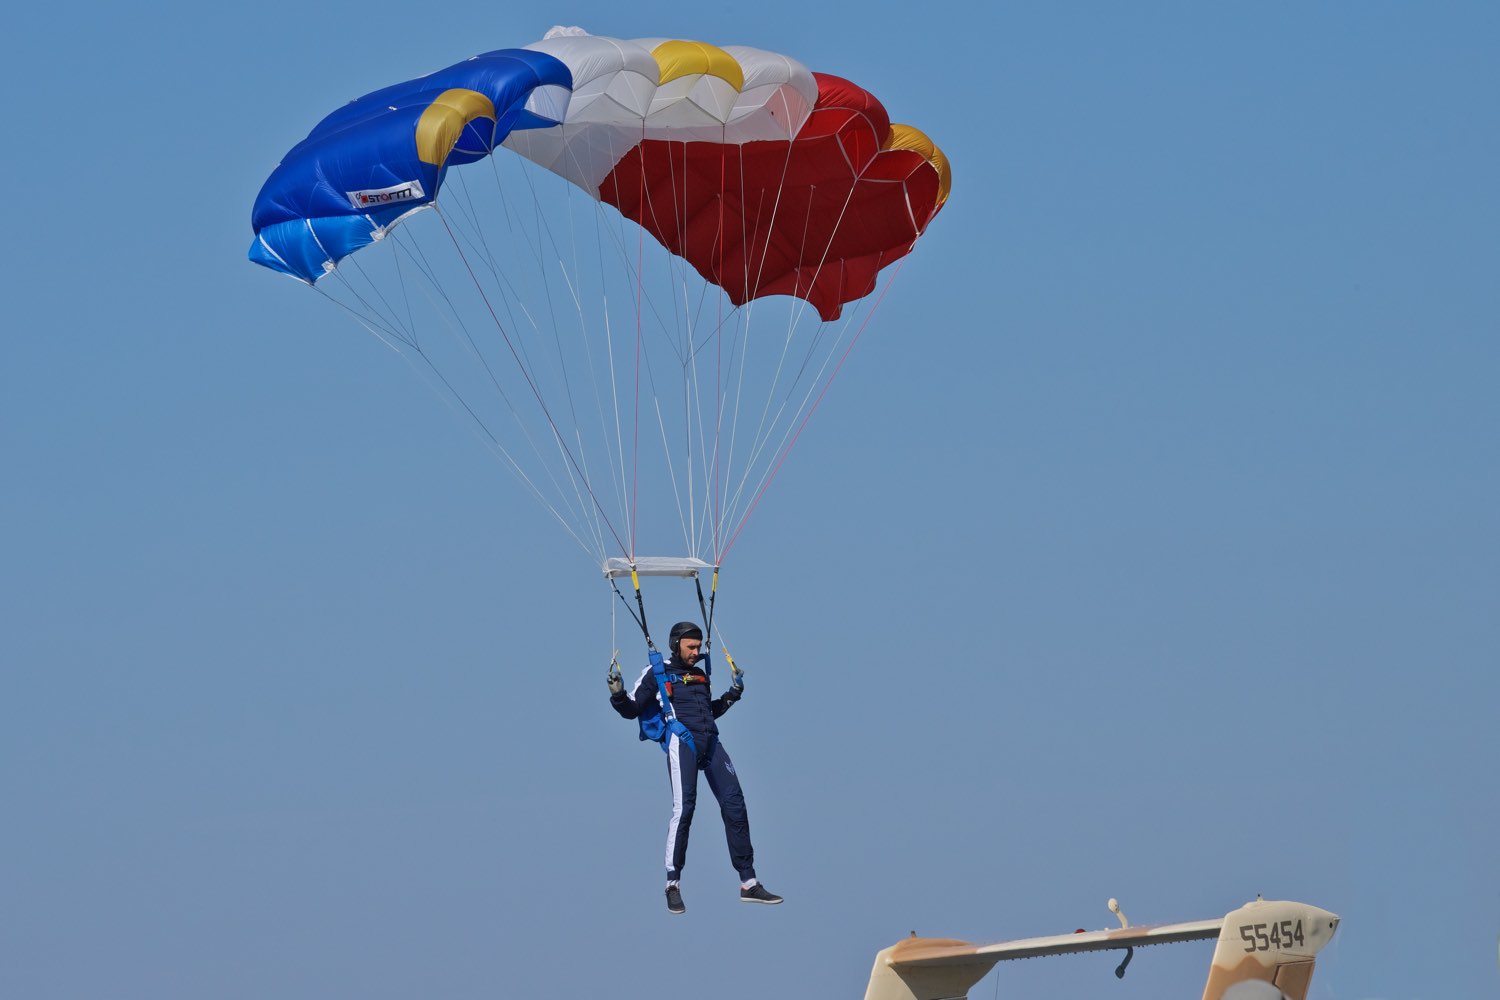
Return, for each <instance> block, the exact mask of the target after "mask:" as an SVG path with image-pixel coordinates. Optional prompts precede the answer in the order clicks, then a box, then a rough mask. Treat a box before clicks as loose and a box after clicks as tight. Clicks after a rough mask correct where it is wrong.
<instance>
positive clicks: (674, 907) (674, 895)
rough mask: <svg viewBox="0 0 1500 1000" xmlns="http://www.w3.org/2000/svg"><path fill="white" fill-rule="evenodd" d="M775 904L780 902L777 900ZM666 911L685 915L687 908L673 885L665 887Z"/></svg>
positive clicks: (679, 892)
mask: <svg viewBox="0 0 1500 1000" xmlns="http://www.w3.org/2000/svg"><path fill="white" fill-rule="evenodd" d="M776 902H778V903H779V902H781V900H779V899H778V900H777V901H776ZM667 910H668V912H671V913H686V912H687V907H686V906H683V905H682V890H680V889H678V888H677V887H676V886H675V885H669V886H667Z"/></svg>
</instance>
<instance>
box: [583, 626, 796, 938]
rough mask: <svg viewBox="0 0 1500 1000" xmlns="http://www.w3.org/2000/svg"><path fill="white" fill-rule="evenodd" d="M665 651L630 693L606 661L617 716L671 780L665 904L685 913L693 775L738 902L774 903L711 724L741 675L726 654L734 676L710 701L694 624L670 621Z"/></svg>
mask: <svg viewBox="0 0 1500 1000" xmlns="http://www.w3.org/2000/svg"><path fill="white" fill-rule="evenodd" d="M667 648H668V650H669V652H670V655H669V657H663V656H662V655H661V653H659V652H657V651H656V650H654V649H653V650H651V653H650V663H649V664H648V665H647V667H646V669H645V670H642V671H641V675H640V676H639V677H637V678H636V681H635V686H634V687H633V688H632V689H631V691H630V693H629V694H626V693H625V685H624V682H623V681H622V679H621V677H620V669H619V665H618V664H617V663H611V664H610V671H609V703H610V705H611V706H613V708H614V710H615V711H616V712H619V713H620V715H621V716H622V717H623V718H626V719H636V720H637V721H639V723H640V728H641V739H642V740H653V741H655V742H657V743H659V744H661V748H662V750H664V751H666V754H667V776H668V778H669V780H670V781H671V783H672V818H671V821H670V822H669V823H668V824H667V853H666V863H667V909H668V910H670V911H671V912H673V913H682V912H684V911H685V910H686V907H685V906H684V905H683V902H682V889H681V887H680V885H679V881H678V880H679V879H680V878H681V877H682V868H683V866H684V865H685V864H687V846H688V833H689V831H690V830H691V829H692V825H693V810H694V807H695V806H696V805H697V802H698V775H699V773H700V772H701V773H702V774H703V776H704V778H705V779H706V780H707V781H708V787H709V789H710V790H711V791H712V792H713V793H714V798H715V799H717V800H718V803H719V813H720V815H721V816H722V817H723V819H724V837H725V839H726V840H727V841H728V843H729V860H730V863H732V864H733V865H734V870H735V872H736V873H738V875H739V877H740V899H741V900H743V901H744V902H747V903H779V902H781V897H780V896H778V895H776V894H775V893H773V892H771V891H770V890H768V889H767V888H766V887H765V886H764V885H762V884H761V883H760V880H759V879H758V878H756V875H755V848H754V847H753V846H751V843H750V817H749V815H748V814H747V812H746V809H745V796H744V793H743V791H742V790H741V789H740V779H739V775H738V774H737V773H736V772H735V769H734V763H733V761H731V760H730V759H729V752H728V751H727V750H725V749H724V745H723V743H722V742H720V740H719V727H718V726H717V725H715V723H714V720H715V719H717V718H718V717H719V716H721V715H723V714H724V713H725V712H727V711H729V709H730V707H731V706H732V705H734V704H735V703H736V702H738V701H739V700H740V698H741V697H743V696H744V693H745V681H744V672H743V671H741V670H740V669H739V668H737V667H736V666H735V665H734V660H732V659H729V660H728V663H729V667H730V670H731V671H732V672H733V675H734V680H733V681H732V682H731V683H730V685H729V688H728V690H726V691H725V692H724V693H723V694H721V695H719V697H717V698H714V697H712V693H711V691H710V687H709V685H710V683H711V677H712V667H711V666H710V665H709V657H708V649H707V643H706V642H705V640H704V637H703V630H702V629H700V628H699V627H698V626H697V625H695V624H694V623H693V622H678V623H677V624H676V625H673V626H672V632H671V637H670V639H669V641H668V643H667ZM726 659H728V658H727V657H726Z"/></svg>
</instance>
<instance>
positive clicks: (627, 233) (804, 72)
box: [250, 28, 951, 581]
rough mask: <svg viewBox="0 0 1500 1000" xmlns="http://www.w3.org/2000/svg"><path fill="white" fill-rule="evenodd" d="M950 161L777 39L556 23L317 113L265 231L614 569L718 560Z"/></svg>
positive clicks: (287, 260)
mask: <svg viewBox="0 0 1500 1000" xmlns="http://www.w3.org/2000/svg"><path fill="white" fill-rule="evenodd" d="M455 167H461V168H462V169H458V170H453V168H455ZM950 184H951V178H950V171H949V167H948V161H947V160H946V158H945V157H944V156H943V154H942V153H941V152H940V151H939V150H938V148H937V147H936V146H935V145H934V144H933V143H932V142H931V141H930V140H929V139H928V138H927V137H926V136H925V135H923V134H922V133H921V132H919V131H918V130H917V129H915V128H911V127H909V126H904V125H893V124H891V122H890V118H889V116H888V114H887V112H886V110H885V108H884V106H883V105H881V103H880V102H879V101H878V100H876V99H875V97H874V96H872V95H871V94H870V93H869V92H868V91H866V90H865V89H863V88H862V87H859V86H857V85H855V84H854V83H851V82H850V81H848V80H844V79H841V78H839V77H836V76H830V75H826V74H820V73H814V72H812V71H811V70H809V69H808V68H807V67H806V66H804V65H803V64H802V63H800V62H798V61H797V60H795V59H792V58H790V57H789V56H785V55H780V54H777V53H773V52H767V51H764V50H761V49H755V48H747V47H743V46H733V45H729V46H722V47H721V46H716V45H709V44H706V43H703V42H697V41H687V40H682V39H666V38H648V39H637V40H633V41H628V40H622V39H616V38H603V37H597V36H592V35H588V34H586V33H584V32H582V31H581V30H579V29H576V28H555V29H553V30H552V31H551V32H549V33H548V36H547V37H546V38H544V39H543V40H541V41H539V42H536V43H535V44H532V45H528V46H526V47H524V48H516V49H502V50H499V51H494V52H487V53H485V54H483V55H478V56H474V57H472V58H469V59H466V60H464V61H463V62H460V63H457V64H455V65H453V66H449V67H447V68H446V69H442V70H439V71H437V72H435V73H430V74H428V75H426V76H422V77H418V78H417V79H414V80H409V81H407V82H405V83H399V84H396V85H394V86H390V87H386V88H384V89H381V90H377V91H375V92H373V93H371V94H367V95H366V96H364V97H361V98H359V99H358V100H355V101H351V102H349V103H348V104H346V105H345V106H344V107H342V108H339V109H338V110H337V111H334V112H333V113H332V114H329V115H327V116H326V117H324V118H323V120H322V121H320V122H319V123H318V124H317V126H316V127H314V128H313V130H312V132H311V133H310V134H309V135H308V136H307V138H306V139H304V140H303V141H302V142H300V143H298V144H297V145H296V146H295V147H293V148H292V149H291V150H290V151H289V152H288V153H287V154H286V155H285V157H284V158H283V159H282V161H281V163H280V164H279V165H278V166H277V167H276V169H275V171H274V172H273V173H272V174H271V176H270V178H269V179H268V180H267V181H266V183H265V185H264V187H263V188H262V190H261V192H260V195H259V196H258V197H257V199H256V201H255V205H254V209H253V214H252V224H253V227H254V230H255V239H254V242H253V243H252V245H251V248H250V259H251V260H252V261H254V262H255V263H257V264H262V265H264V266H266V267H269V268H272V269H274V270H276V271H280V272H283V273H286V274H289V275H292V276H294V277H296V278H298V279H300V280H301V281H303V282H305V283H306V284H307V285H309V286H310V287H311V288H312V289H313V290H315V291H316V292H318V293H319V295H320V296H322V297H325V298H327V299H328V300H330V301H331V302H332V303H333V304H334V305H336V306H337V307H338V308H340V309H341V310H343V311H344V312H346V313H347V314H348V315H349V316H351V317H353V319H354V320H355V321H356V322H357V323H358V324H360V325H361V326H362V327H364V328H365V329H366V330H367V331H368V332H369V333H371V334H372V335H373V336H374V337H375V338H376V339H377V340H378V341H379V342H380V343H381V344H383V345H384V346H385V347H388V348H390V349H392V350H394V351H396V352H397V353H399V354H400V355H401V356H402V357H403V358H404V359H405V360H406V361H407V362H408V363H410V364H411V366H412V368H413V370H414V371H415V372H416V373H417V375H418V376H419V377H420V378H422V379H423V380H424V381H426V382H427V383H428V385H429V386H430V387H431V388H432V389H433V390H434V391H435V392H436V393H437V394H438V395H439V397H440V398H442V399H443V400H444V401H445V402H446V403H448V404H449V405H450V406H451V407H452V408H453V410H454V412H455V413H456V414H458V415H459V416H460V418H461V419H468V420H471V421H472V422H473V424H474V426H475V427H476V428H477V429H478V431H479V434H480V437H481V440H482V441H483V443H484V444H485V445H486V446H487V447H488V448H489V449H490V450H491V451H492V452H493V453H494V454H495V455H496V457H497V458H499V459H500V460H501V461H503V462H504V463H505V464H506V465H508V466H509V467H510V468H511V470H512V471H513V472H515V473H516V475H517V477H518V478H519V479H520V480H521V481H522V483H523V484H524V486H525V487H526V488H527V489H528V490H529V491H530V492H531V493H532V495H533V496H534V497H535V498H536V499H537V500H539V501H540V502H541V503H542V504H543V505H544V506H545V507H546V508H547V509H548V510H549V511H550V512H551V514H552V515H553V517H554V518H555V520H557V521H558V522H559V524H561V525H562V527H563V528H564V530H565V531H567V532H568V533H569V534H570V535H571V536H572V537H573V539H574V540H575V541H576V542H577V543H578V545H579V546H580V548H582V549H583V550H584V551H585V553H587V554H588V555H589V556H590V558H591V559H592V560H593V565H594V566H595V567H602V568H603V571H604V574H605V576H606V577H607V578H609V579H610V580H611V581H613V580H614V579H615V578H616V577H618V576H621V575H626V574H629V573H630V571H631V570H632V569H634V570H636V575H637V577H638V576H656V575H663V576H682V577H687V578H696V576H697V575H698V573H699V572H701V571H703V570H706V569H712V570H713V571H714V575H715V578H716V577H717V570H718V569H719V567H720V566H721V565H722V564H723V561H724V558H725V556H726V554H727V553H728V551H729V550H730V549H731V548H732V547H733V546H734V544H735V540H736V539H737V538H738V537H739V535H740V532H741V530H742V529H743V528H744V526H745V524H746V522H747V521H748V519H749V518H750V516H751V514H752V513H753V512H754V511H755V510H756V508H757V507H758V506H759V503H760V500H761V498H762V496H763V495H764V494H765V492H766V490H767V488H768V487H769V486H770V484H771V482H772V481H773V480H774V479H775V478H776V477H777V474H778V473H779V471H780V470H781V468H782V465H783V463H784V461H785V459H786V457H787V455H788V453H789V452H790V451H791V449H792V448H793V447H794V446H795V445H796V443H797V441H798V440H799V439H800V437H801V434H802V431H803V429H804V428H805V426H806V425H807V422H808V420H809V419H810V418H811V416H812V413H813V411H815V410H816V409H817V408H818V407H819V405H820V404H821V402H822V400H823V398H824V396H825V394H826V393H827V390H828V388H829V386H830V383H831V382H832V381H833V379H834V378H835V376H836V375H837V374H838V372H839V370H840V369H841V367H842V365H843V363H844V360H845V359H846V358H847V357H848V355H849V352H850V351H851V350H852V349H853V347H854V345H855V343H856V342H857V341H858V340H859V339H860V336H861V334H862V333H863V331H864V330H865V328H866V325H867V324H868V322H869V320H870V318H871V317H872V316H873V314H874V311H875V309H876V307H877V306H878V304H879V302H880V301H881V298H882V296H883V294H884V291H885V290H886V289H888V288H889V285H890V280H891V279H892V278H893V277H894V274H895V272H896V271H897V270H899V267H891V268H889V269H888V270H887V271H885V273H884V275H883V276H882V274H881V272H882V269H883V268H886V267H887V265H889V264H891V263H892V262H894V261H899V260H900V259H902V258H904V257H905V256H906V255H907V254H908V253H909V252H910V251H911V249H912V247H913V246H914V244H915V243H916V241H917V240H918V238H919V237H920V236H921V234H922V233H923V232H924V231H925V229H926V228H927V226H928V225H929V223H930V222H931V221H932V219H933V218H934V216H936V214H937V213H938V211H939V210H940V209H941V207H942V205H943V203H944V201H945V199H946V198H947V196H948V191H949V187H950ZM440 196H441V197H440ZM427 209H430V210H431V211H424V210H427ZM417 214H420V215H422V216H425V218H422V219H414V218H412V216H414V215H417ZM377 243H379V244H381V246H380V247H378V248H377V247H376V246H374V245H373V244H377ZM877 283H878V284H879V286H880V294H871V293H872V292H873V291H875V290H876V289H877ZM673 521H675V522H676V525H675V527H677V528H679V529H680V531H674V530H673V529H674V524H673V523H672V522H673ZM642 551H659V552H667V553H671V552H674V551H680V552H681V553H682V556H681V557H676V556H671V557H666V558H662V559H647V558H645V557H644V556H640V555H639V554H638V553H639V552H642Z"/></svg>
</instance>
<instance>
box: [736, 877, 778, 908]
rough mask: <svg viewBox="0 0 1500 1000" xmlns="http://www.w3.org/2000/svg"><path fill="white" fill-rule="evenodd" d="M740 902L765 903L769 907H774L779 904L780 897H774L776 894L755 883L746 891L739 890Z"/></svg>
mask: <svg viewBox="0 0 1500 1000" xmlns="http://www.w3.org/2000/svg"><path fill="white" fill-rule="evenodd" d="M740 902H741V903H767V904H770V905H775V904H776V903H779V902H781V897H780V896H778V895H776V893H774V892H770V891H768V890H767V889H766V887H765V886H763V885H761V884H760V883H759V882H757V883H755V884H754V885H752V886H751V887H750V888H748V889H741V890H740Z"/></svg>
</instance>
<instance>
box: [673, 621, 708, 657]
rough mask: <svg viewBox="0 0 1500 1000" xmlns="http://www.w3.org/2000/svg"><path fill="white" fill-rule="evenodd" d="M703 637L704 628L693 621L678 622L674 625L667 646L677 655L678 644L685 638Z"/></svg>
mask: <svg viewBox="0 0 1500 1000" xmlns="http://www.w3.org/2000/svg"><path fill="white" fill-rule="evenodd" d="M701 638H703V630H702V629H701V628H699V627H698V626H697V625H694V624H693V623H692V622H678V623H677V624H676V625H673V626H672V634H671V636H669V637H668V639H667V648H668V649H669V650H671V651H672V655H673V656H674V657H675V656H676V655H677V644H678V643H679V642H681V641H682V640H683V639H701Z"/></svg>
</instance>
